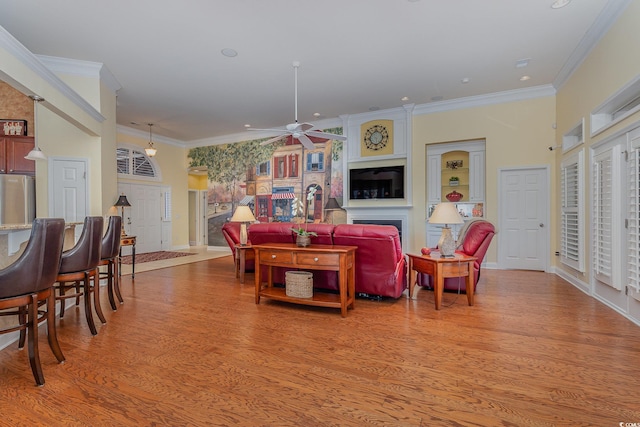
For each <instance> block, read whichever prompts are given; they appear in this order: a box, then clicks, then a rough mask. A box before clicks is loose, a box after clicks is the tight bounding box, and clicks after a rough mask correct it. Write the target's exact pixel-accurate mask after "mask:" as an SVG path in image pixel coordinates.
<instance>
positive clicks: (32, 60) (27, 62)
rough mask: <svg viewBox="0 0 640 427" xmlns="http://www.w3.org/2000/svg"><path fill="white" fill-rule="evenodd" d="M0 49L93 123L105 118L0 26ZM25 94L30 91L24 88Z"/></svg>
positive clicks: (102, 120)
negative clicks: (59, 94) (78, 109)
mask: <svg viewBox="0 0 640 427" xmlns="http://www.w3.org/2000/svg"><path fill="white" fill-rule="evenodd" d="M0 48H2V49H5V50H6V51H7V52H8V53H9V54H10V55H12V56H13V57H14V58H16V59H17V60H18V61H20V62H21V63H22V64H23V65H24V66H25V67H27V68H28V69H29V70H31V71H32V72H33V73H35V74H36V75H37V76H38V77H39V78H41V79H42V80H44V81H45V82H46V83H47V84H49V85H50V86H51V87H53V88H54V89H56V90H57V91H58V92H60V93H61V94H62V95H63V96H64V97H65V98H67V99H68V100H69V101H70V102H72V103H73V104H74V105H76V106H77V107H78V108H80V109H81V110H82V111H84V112H85V113H86V114H88V115H89V116H90V117H91V118H92V119H94V120H95V121H97V122H99V123H102V122H104V121H105V120H106V118H105V117H104V116H103V115H102V114H100V112H99V111H98V110H96V109H95V108H93V106H91V104H89V103H88V102H87V101H86V100H85V99H84V98H83V97H81V96H80V95H78V93H77V92H76V91H74V90H73V89H71V88H70V87H69V86H68V85H67V84H66V83H65V82H63V81H62V80H61V79H60V78H59V77H58V76H56V75H55V74H54V73H53V71H51V70H50V69H49V68H47V66H46V65H45V64H44V63H43V62H42V61H40V60H39V59H38V58H37V57H36V55H34V54H33V53H31V51H29V49H27V48H26V47H25V46H24V45H23V44H22V43H20V42H19V41H18V40H16V38H15V37H13V36H12V35H11V34H10V33H9V32H8V31H7V30H5V29H4V27H2V26H0ZM25 89H26V90H27V92H30V91H31V89H29V88H25ZM26 95H40V94H37V93H26Z"/></svg>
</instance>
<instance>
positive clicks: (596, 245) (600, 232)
mask: <svg viewBox="0 0 640 427" xmlns="http://www.w3.org/2000/svg"><path fill="white" fill-rule="evenodd" d="M612 175H613V170H612V152H611V150H608V151H606V152H604V153H602V154H599V155H597V156H595V158H594V165H593V233H592V235H593V271H594V275H595V278H596V279H597V280H599V281H600V282H602V283H604V284H607V285H609V286H611V287H613V288H616V289H618V290H620V287H619V284H618V285H617V284H615V283H614V281H613V278H612V257H611V252H612V250H613V247H612V241H611V238H612V232H613V228H612V220H613V217H612V208H611V203H612V193H613V187H612ZM616 286H618V287H616Z"/></svg>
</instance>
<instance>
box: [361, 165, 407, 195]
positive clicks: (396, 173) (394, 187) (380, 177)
mask: <svg viewBox="0 0 640 427" xmlns="http://www.w3.org/2000/svg"><path fill="white" fill-rule="evenodd" d="M349 199H352V200H353V199H404V166H380V167H373V168H360V169H349Z"/></svg>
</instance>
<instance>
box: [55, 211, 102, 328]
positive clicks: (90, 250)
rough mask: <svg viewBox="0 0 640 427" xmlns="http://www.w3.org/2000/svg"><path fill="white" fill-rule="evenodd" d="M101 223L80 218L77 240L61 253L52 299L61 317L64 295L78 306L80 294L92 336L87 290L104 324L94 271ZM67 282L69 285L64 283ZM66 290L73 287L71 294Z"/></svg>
mask: <svg viewBox="0 0 640 427" xmlns="http://www.w3.org/2000/svg"><path fill="white" fill-rule="evenodd" d="M103 224H104V220H103V219H102V217H101V216H89V217H86V218H85V219H84V227H83V228H82V233H81V234H80V238H79V239H78V242H77V243H76V244H75V246H74V247H72V248H71V249H69V250H68V251H64V252H63V253H62V260H61V262H60V271H59V272H58V277H57V278H56V282H57V283H58V284H57V285H56V286H55V287H56V288H57V289H58V295H57V296H56V301H60V319H62V318H63V317H64V311H65V302H66V300H67V299H68V298H75V299H76V305H78V304H79V303H80V297H84V314H85V317H86V318H87V324H88V325H89V330H90V331H91V334H92V335H96V334H97V333H98V331H97V329H96V325H95V323H94V322H93V309H92V308H91V293H93V302H94V304H93V305H94V307H95V310H96V313H97V315H98V317H99V318H100V321H101V322H102V323H107V320H106V319H105V317H104V314H102V307H101V306H100V283H99V277H100V275H99V273H98V263H99V262H100V249H101V242H102V230H103ZM92 278H93V285H92V284H91V279H92ZM70 282H72V284H68V283H70ZM80 283H82V287H80ZM68 290H74V293H72V294H67V291H68Z"/></svg>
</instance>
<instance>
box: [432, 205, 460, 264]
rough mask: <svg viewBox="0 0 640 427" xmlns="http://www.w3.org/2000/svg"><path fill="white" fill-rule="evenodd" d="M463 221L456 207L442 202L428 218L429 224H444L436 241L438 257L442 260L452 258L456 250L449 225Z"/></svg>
mask: <svg viewBox="0 0 640 427" xmlns="http://www.w3.org/2000/svg"><path fill="white" fill-rule="evenodd" d="M463 223H464V220H463V219H462V217H461V216H460V214H459V213H458V209H457V208H456V205H454V204H453V203H448V202H443V203H438V205H437V206H436V208H435V209H434V210H433V213H432V214H431V216H430V217H429V224H444V227H442V235H441V236H440V240H439V241H438V248H439V249H440V256H442V257H443V258H453V257H454V255H453V253H454V252H455V250H456V241H455V240H453V236H452V235H451V228H449V224H463Z"/></svg>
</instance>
